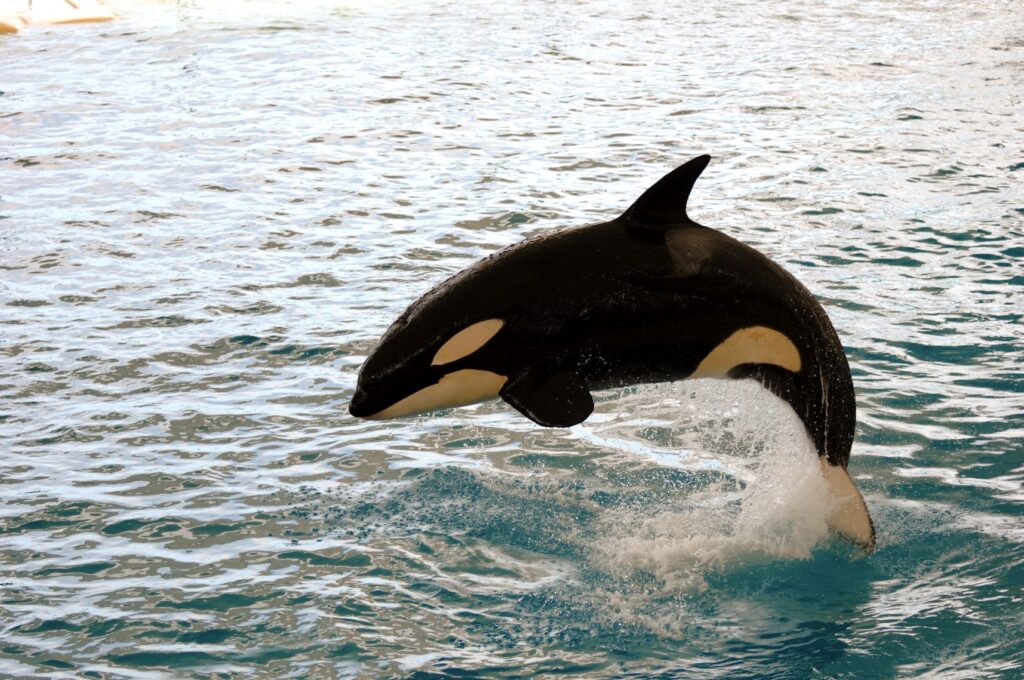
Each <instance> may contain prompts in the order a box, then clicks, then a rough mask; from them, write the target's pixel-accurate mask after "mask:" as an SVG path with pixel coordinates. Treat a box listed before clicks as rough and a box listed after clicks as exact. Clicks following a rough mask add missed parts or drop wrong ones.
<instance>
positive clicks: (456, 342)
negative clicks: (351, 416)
mask: <svg viewBox="0 0 1024 680" xmlns="http://www.w3.org/2000/svg"><path fill="white" fill-rule="evenodd" d="M504 325H505V320H504V319H487V320H485V321H477V322H476V323H475V324H472V325H470V326H466V327H465V328H463V329H462V330H461V331H459V332H458V333H456V334H455V335H453V336H452V337H450V338H448V342H446V343H444V344H443V345H441V349H439V350H437V354H435V355H434V359H433V361H431V362H430V365H431V366H443V365H444V364H450V363H451V362H453V361H456V360H457V359H461V358H462V357H468V356H469V355H470V354H472V353H473V352H475V351H477V350H478V349H480V348H481V347H483V346H484V345H486V344H487V342H488V341H489V340H490V339H491V338H493V337H494V336H495V334H496V333H497V332H498V331H500V330H501V327H502V326H504Z"/></svg>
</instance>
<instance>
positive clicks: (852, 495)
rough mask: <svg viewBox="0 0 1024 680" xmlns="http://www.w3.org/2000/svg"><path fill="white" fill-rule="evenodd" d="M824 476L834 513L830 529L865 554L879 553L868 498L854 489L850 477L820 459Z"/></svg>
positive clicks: (830, 519) (831, 511)
mask: <svg viewBox="0 0 1024 680" xmlns="http://www.w3.org/2000/svg"><path fill="white" fill-rule="evenodd" d="M819 461H820V462H821V473H822V474H823V475H824V476H825V482H826V483H827V484H828V491H829V499H830V501H831V509H830V510H829V514H828V518H827V520H826V521H827V522H828V525H829V528H831V529H832V530H833V531H836V532H838V533H840V534H842V535H843V536H845V537H846V538H848V539H850V540H851V541H853V542H854V543H856V544H857V545H859V546H860V547H862V548H864V550H865V551H867V552H871V551H872V550H874V549H875V527H874V525H873V524H872V523H871V515H869V514H868V506H867V505H866V504H865V503H864V497H863V496H861V495H860V491H858V490H857V487H856V486H854V484H853V480H852V479H850V474H849V473H848V472H847V471H846V470H844V469H843V468H842V466H839V465H829V464H828V461H827V460H825V459H824V458H820V459H819Z"/></svg>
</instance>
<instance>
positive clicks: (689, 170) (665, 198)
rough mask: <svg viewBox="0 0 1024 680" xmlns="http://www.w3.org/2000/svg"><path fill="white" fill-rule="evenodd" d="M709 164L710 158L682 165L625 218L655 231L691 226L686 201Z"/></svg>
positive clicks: (630, 210) (659, 182) (639, 202)
mask: <svg viewBox="0 0 1024 680" xmlns="http://www.w3.org/2000/svg"><path fill="white" fill-rule="evenodd" d="M710 160H711V156H708V155H707V154H705V155H703V156H697V157H696V158H694V159H693V160H691V161H687V162H686V163H684V164H683V165H680V166H679V167H678V168H676V169H675V170H673V171H672V172H670V173H668V174H667V175H665V176H664V177H662V178H661V179H659V180H658V181H657V182H656V183H655V184H654V186H652V187H651V188H650V189H648V190H647V191H645V192H644V193H643V196H641V197H640V198H638V199H637V200H636V202H635V203H634V204H633V205H631V206H630V207H629V210H627V211H626V212H625V213H623V214H622V217H623V218H625V219H628V220H631V221H635V222H641V223H643V224H648V225H651V226H654V227H671V226H672V225H676V224H679V225H683V224H687V223H689V222H690V218H689V217H687V216H686V200H687V199H688V198H689V197H690V190H692V189H693V185H694V183H695V182H696V181H697V178H698V177H700V173H701V172H703V171H704V168H706V167H707V165H708V162H709V161H710Z"/></svg>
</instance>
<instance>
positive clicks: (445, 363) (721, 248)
mask: <svg viewBox="0 0 1024 680" xmlns="http://www.w3.org/2000/svg"><path fill="white" fill-rule="evenodd" d="M709 161H710V156H706V155H705V156H699V157H697V158H694V159H693V160H691V161H689V162H687V163H685V164H684V165H682V166H680V167H678V168H676V169H675V170H673V171H672V172H670V173H669V174H667V175H666V176H665V177H663V178H662V179H661V180H659V181H658V182H657V183H655V184H654V185H653V186H651V187H650V188H649V189H648V190H647V191H646V192H644V193H643V194H642V195H641V196H640V198H639V199H637V201H636V202H635V203H633V205H632V206H630V207H629V209H628V210H626V211H625V212H624V213H623V214H622V215H621V216H619V217H618V218H616V219H613V220H611V221H609V222H603V223H597V224H589V225H585V226H581V227H573V228H567V229H561V230H555V231H552V232H549V233H546V234H543V235H541V236H537V237H534V238H531V239H527V240H525V241H522V242H520V243H518V244H515V245H513V246H510V247H508V248H505V249H504V250H501V251H498V252H497V253H495V254H493V255H490V256H489V257H487V258H484V259H483V260H481V261H479V262H477V263H476V264H474V265H472V266H470V267H469V268H467V269H465V270H463V271H462V272H460V273H458V274H456V275H455V276H453V277H451V278H450V279H448V280H447V281H445V282H443V283H441V284H440V285H438V286H436V287H435V288H433V289H432V290H430V291H429V292H427V293H426V294H425V295H423V296H422V297H421V298H420V299H419V300H417V301H416V302H415V303H413V304H412V305H411V306H410V307H409V308H408V309H407V310H406V311H405V312H404V313H403V314H402V315H401V316H400V317H399V318H398V319H397V320H396V321H395V322H394V323H393V324H392V325H391V327H390V328H388V329H387V331H386V332H385V333H384V335H383V337H382V338H381V340H380V341H379V343H378V344H377V346H376V347H375V348H374V349H373V351H372V352H371V353H370V354H369V356H368V357H367V358H366V361H365V362H364V364H363V366H362V368H361V369H360V373H359V378H358V384H357V387H356V391H355V394H354V395H353V397H352V400H351V403H350V405H349V411H350V413H351V414H352V415H353V416H357V417H364V418H393V417H400V416H404V415H411V414H415V413H422V412H425V411H429V410H433V409H438V408H443V407H451V406H461V405H465V404H470V403H475V402H478V401H482V400H486V399H491V398H494V397H501V398H502V399H504V400H505V401H506V402H507V403H508V404H510V405H511V406H512V407H513V408H515V409H516V410H517V411H519V412H520V413H522V414H523V415H525V416H526V417H527V418H530V419H531V420H533V421H534V422H536V423H538V424H540V425H544V426H548V427H569V426H572V425H576V424H578V423H580V422H582V421H583V420H585V419H586V418H587V417H588V416H589V415H590V413H591V412H592V411H593V408H594V402H593V399H592V397H591V395H590V392H591V390H599V389H605V388H610V387H621V386H625V385H633V384H638V383H651V382H666V381H675V380H682V379H686V378H699V377H717V378H730V379H753V380H757V381H758V382H759V383H760V384H761V385H762V386H764V387H765V388H767V389H768V390H770V391H771V392H773V393H774V394H775V395H777V396H778V397H780V398H782V399H783V400H785V401H786V402H787V403H788V404H789V405H790V406H791V407H792V408H793V410H794V411H795V412H796V414H797V415H798V416H799V417H800V420H801V422H802V423H803V425H804V427H805V428H806V430H807V433H808V435H809V436H810V438H811V440H812V441H813V443H814V445H815V447H816V449H817V452H818V455H819V460H820V463H821V468H822V472H823V475H824V477H825V479H826V482H827V484H828V486H829V489H830V491H831V495H832V500H831V508H830V510H829V513H828V520H829V524H830V525H831V527H832V528H833V529H834V530H836V531H838V532H839V533H841V534H843V535H844V536H846V537H847V538H849V539H851V540H852V541H854V542H855V543H857V544H859V545H860V546H861V547H863V548H864V549H865V550H866V551H869V552H870V551H871V550H873V548H874V543H875V531H874V526H873V523H872V521H871V517H870V515H869V513H868V509H867V506H866V504H865V503H864V500H863V497H862V496H861V494H860V492H859V491H858V490H857V488H856V486H855V485H854V483H853V480H852V479H851V478H850V476H849V474H848V473H847V472H846V466H847V463H848V461H849V456H850V449H851V447H852V444H853V436H854V426H855V422H856V404H855V400H854V389H853V379H852V377H851V375H850V368H849V364H848V363H847V360H846V355H845V352H844V350H843V346H842V344H841V342H840V340H839V337H838V335H837V334H836V332H835V329H834V328H833V327H832V324H831V322H830V321H829V318H828V315H827V314H826V313H825V310H824V309H822V307H821V305H820V304H818V302H817V301H816V300H815V298H814V296H813V295H812V294H811V293H810V292H809V291H808V290H807V288H805V287H804V286H803V285H802V284H801V283H800V282H799V281H797V280H796V279H795V278H794V277H793V276H792V275H790V274H789V273H788V272H786V271H785V270H784V269H783V268H782V267H780V266H779V265H777V264H776V263H774V262H773V261H772V260H770V259H769V258H767V257H766V256H765V255H763V254H761V253H760V252H758V251H757V250H755V249H753V248H751V247H750V246H747V245H745V244H743V243H741V242H739V241H737V240H736V239H734V238H732V237H730V236H727V235H726V234H723V233H721V232H719V231H716V230H714V229H711V228H709V227H706V226H703V225H700V224H698V223H696V222H694V221H693V220H692V219H690V217H689V216H688V215H687V212H686V205H687V200H688V198H689V195H690V192H691V190H692V188H693V185H694V183H695V182H696V180H697V178H698V177H699V176H700V174H701V172H703V170H704V168H705V167H706V166H707V164H708V163H709Z"/></svg>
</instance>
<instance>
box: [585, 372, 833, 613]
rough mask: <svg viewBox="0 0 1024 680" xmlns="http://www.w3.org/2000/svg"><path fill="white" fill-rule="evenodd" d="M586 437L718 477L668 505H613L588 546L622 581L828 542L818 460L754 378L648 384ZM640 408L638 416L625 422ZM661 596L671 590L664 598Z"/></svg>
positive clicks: (685, 573)
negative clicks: (618, 507)
mask: <svg viewBox="0 0 1024 680" xmlns="http://www.w3.org/2000/svg"><path fill="white" fill-rule="evenodd" d="M598 412H599V413H598V418H597V424H595V425H593V426H591V427H588V428H581V429H580V432H579V435H578V436H580V437H581V438H583V439H586V440H589V441H590V442H592V443H596V444H599V445H600V446H602V447H614V448H616V449H618V451H620V452H621V453H620V454H618V455H617V456H616V457H615V464H618V465H622V464H630V461H629V460H628V459H630V458H632V459H633V460H632V463H631V464H633V465H637V466H664V465H665V461H666V460H669V459H673V460H674V464H673V465H672V467H673V468H677V469H683V470H692V471H694V472H700V471H703V472H707V471H708V470H714V471H717V472H718V474H716V475H713V479H712V481H705V482H703V483H702V484H700V485H699V486H697V487H696V488H692V489H690V488H684V489H681V490H680V493H679V495H678V497H676V498H673V499H672V502H671V503H670V504H669V505H668V506H667V507H665V509H664V510H655V511H653V512H652V511H651V510H650V508H637V509H632V508H626V509H614V510H608V511H606V512H604V513H603V514H602V517H601V518H600V519H599V520H598V531H597V534H598V535H599V538H597V539H595V540H594V542H593V545H591V546H590V552H591V555H592V560H593V563H594V564H593V566H595V567H596V568H598V569H601V570H603V571H605V572H606V573H608V574H610V575H614V576H616V577H618V578H629V577H631V575H639V574H640V573H644V572H646V573H648V574H650V575H652V576H653V577H654V578H656V579H657V580H658V581H659V582H661V583H662V584H663V585H664V586H665V588H666V589H668V590H693V589H699V588H701V587H703V585H704V576H705V575H706V574H707V573H708V572H709V571H711V570H721V569H726V568H729V567H730V566H731V565H733V564H735V563H736V562H737V561H743V560H749V559H752V558H757V557H762V556H763V557H770V558H776V559H778V558H781V559H806V558H808V557H809V556H810V553H811V549H812V548H813V547H814V546H815V544H817V543H818V542H819V541H821V540H823V539H824V538H826V537H827V536H828V528H827V526H826V523H825V518H826V516H827V512H828V509H829V508H828V500H829V499H828V496H827V489H826V485H825V482H824V479H823V478H822V475H821V471H820V468H819V465H818V457H817V453H816V452H815V450H814V446H813V445H812V443H811V441H810V440H809V438H808V437H807V434H806V431H805V430H804V427H803V425H802V423H801V422H800V420H799V419H798V417H797V416H796V414H795V413H794V412H793V410H792V409H791V408H790V407H789V405H788V404H786V403H785V402H783V401H782V400H780V399H778V398H777V397H775V396H774V395H772V394H770V393H769V392H768V391H767V390H764V389H763V388H761V387H760V386H759V385H758V384H756V383H754V382H752V381H743V382H727V381H715V380H699V381H692V382H687V383H677V384H674V385H656V386H645V387H643V388H640V389H638V390H635V391H632V390H631V391H630V393H628V394H625V395H623V396H621V397H620V398H618V399H615V400H614V401H613V402H603V403H601V404H599V405H598ZM616 413H617V414H636V413H643V414H644V417H643V419H642V420H639V421H638V420H637V419H635V418H632V417H630V416H627V415H614V414H616ZM663 594H664V593H663Z"/></svg>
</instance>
